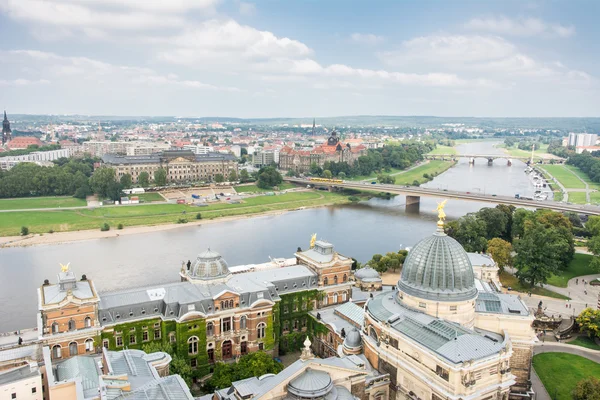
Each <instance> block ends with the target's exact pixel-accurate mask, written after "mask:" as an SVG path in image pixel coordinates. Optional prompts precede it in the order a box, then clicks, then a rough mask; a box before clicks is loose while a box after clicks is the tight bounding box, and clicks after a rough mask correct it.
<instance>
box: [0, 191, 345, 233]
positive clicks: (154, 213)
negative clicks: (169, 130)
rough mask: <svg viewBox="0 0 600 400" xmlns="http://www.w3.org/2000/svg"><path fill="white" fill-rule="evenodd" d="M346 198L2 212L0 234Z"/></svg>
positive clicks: (315, 195)
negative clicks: (196, 205) (197, 205)
mask: <svg viewBox="0 0 600 400" xmlns="http://www.w3.org/2000/svg"><path fill="white" fill-rule="evenodd" d="M347 202H349V200H348V197H347V195H345V194H342V193H329V192H325V191H318V192H317V191H314V192H312V191H311V192H299V193H286V194H282V195H279V196H260V197H253V198H249V199H246V200H245V201H244V202H243V203H240V204H229V203H217V204H211V205H209V206H207V207H195V206H189V205H186V204H155V205H152V204H148V205H135V206H113V207H101V208H96V209H93V210H90V209H78V210H59V211H15V212H7V213H3V214H2V216H1V218H0V236H15V235H18V234H19V233H20V229H21V226H27V227H28V228H29V231H30V232H31V233H46V232H49V231H50V230H53V231H54V232H61V231H75V230H82V229H99V228H100V226H101V225H102V224H103V223H105V222H106V223H108V224H109V225H110V226H111V227H116V226H117V225H118V224H123V225H124V226H126V227H127V226H135V225H159V224H172V223H176V222H178V220H179V219H180V218H184V219H187V220H190V221H191V220H194V219H195V216H196V214H197V213H201V214H202V219H211V218H218V217H226V216H233V215H249V214H257V213H262V212H268V211H275V210H288V209H295V208H299V207H313V206H321V205H327V204H339V203H347Z"/></svg>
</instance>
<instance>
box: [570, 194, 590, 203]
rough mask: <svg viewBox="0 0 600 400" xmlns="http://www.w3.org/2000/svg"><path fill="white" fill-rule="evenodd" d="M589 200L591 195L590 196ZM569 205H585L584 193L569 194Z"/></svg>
mask: <svg viewBox="0 0 600 400" xmlns="http://www.w3.org/2000/svg"><path fill="white" fill-rule="evenodd" d="M590 200H591V195H590ZM569 203H573V204H586V203H587V198H586V196H585V193H584V192H569Z"/></svg>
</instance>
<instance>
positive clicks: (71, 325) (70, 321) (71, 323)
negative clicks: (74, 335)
mask: <svg viewBox="0 0 600 400" xmlns="http://www.w3.org/2000/svg"><path fill="white" fill-rule="evenodd" d="M69 330H70V331H74V330H75V321H73V320H72V319H70V320H69Z"/></svg>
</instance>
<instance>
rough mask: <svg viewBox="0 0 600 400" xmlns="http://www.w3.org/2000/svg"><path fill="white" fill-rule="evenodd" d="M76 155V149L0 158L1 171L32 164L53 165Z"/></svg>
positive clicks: (35, 152)
mask: <svg viewBox="0 0 600 400" xmlns="http://www.w3.org/2000/svg"><path fill="white" fill-rule="evenodd" d="M73 154H74V148H66V149H58V150H49V151H34V152H32V153H29V154H24V155H21V156H7V157H0V169H3V170H9V169H11V168H13V167H14V166H15V165H17V164H20V163H24V162H30V163H36V164H38V165H52V163H51V162H52V161H54V160H58V159H59V158H62V157H66V158H68V157H71V156H72V155H73Z"/></svg>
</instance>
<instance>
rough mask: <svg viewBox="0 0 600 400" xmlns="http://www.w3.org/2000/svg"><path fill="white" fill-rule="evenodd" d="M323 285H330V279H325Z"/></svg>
mask: <svg viewBox="0 0 600 400" xmlns="http://www.w3.org/2000/svg"><path fill="white" fill-rule="evenodd" d="M323 285H329V279H327V277H325V279H323Z"/></svg>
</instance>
